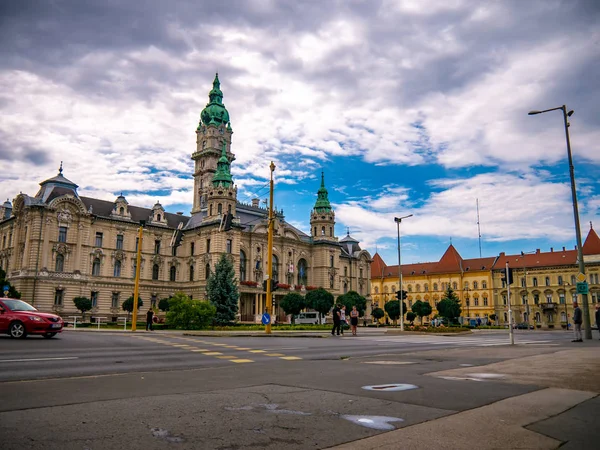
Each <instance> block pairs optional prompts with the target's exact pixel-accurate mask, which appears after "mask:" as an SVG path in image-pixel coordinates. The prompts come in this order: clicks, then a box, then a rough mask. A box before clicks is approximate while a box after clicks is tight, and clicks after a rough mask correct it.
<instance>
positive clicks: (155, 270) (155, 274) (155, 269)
mask: <svg viewBox="0 0 600 450" xmlns="http://www.w3.org/2000/svg"><path fill="white" fill-rule="evenodd" d="M158 270H159V267H158V264H154V265H153V266H152V279H153V280H154V281H156V280H158Z"/></svg>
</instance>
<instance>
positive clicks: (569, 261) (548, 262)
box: [493, 247, 577, 270]
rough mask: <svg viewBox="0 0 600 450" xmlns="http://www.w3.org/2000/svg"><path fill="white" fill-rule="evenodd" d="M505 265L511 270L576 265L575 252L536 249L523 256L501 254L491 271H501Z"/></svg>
mask: <svg viewBox="0 0 600 450" xmlns="http://www.w3.org/2000/svg"><path fill="white" fill-rule="evenodd" d="M506 263H508V267H511V268H513V269H523V268H535V267H548V266H563V265H574V264H577V250H566V249H565V248H564V247H563V249H562V250H560V251H556V252H555V251H554V250H551V251H549V252H540V250H539V249H537V250H536V252H535V253H525V254H523V255H506V254H505V253H504V252H502V253H500V255H499V256H498V259H497V260H496V262H495V263H494V266H493V269H494V270H502V269H504V268H505V267H506Z"/></svg>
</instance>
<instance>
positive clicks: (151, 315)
mask: <svg viewBox="0 0 600 450" xmlns="http://www.w3.org/2000/svg"><path fill="white" fill-rule="evenodd" d="M153 318H154V311H152V308H149V309H148V312H147V313H146V331H153V330H152V319H153Z"/></svg>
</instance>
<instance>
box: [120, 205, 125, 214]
mask: <svg viewBox="0 0 600 450" xmlns="http://www.w3.org/2000/svg"><path fill="white" fill-rule="evenodd" d="M119 214H120V215H123V214H125V208H123V207H122V206H121V207H120V208H119Z"/></svg>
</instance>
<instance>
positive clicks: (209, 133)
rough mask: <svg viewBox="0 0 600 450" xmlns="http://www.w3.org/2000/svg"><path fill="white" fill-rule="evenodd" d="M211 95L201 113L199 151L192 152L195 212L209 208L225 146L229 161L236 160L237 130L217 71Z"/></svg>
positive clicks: (197, 144) (197, 142) (197, 149)
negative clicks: (210, 190)
mask: <svg viewBox="0 0 600 450" xmlns="http://www.w3.org/2000/svg"><path fill="white" fill-rule="evenodd" d="M208 99H209V101H208V103H207V104H206V106H205V107H204V109H203V110H202V112H201V113H200V122H199V123H198V128H197V129H196V151H195V152H194V153H193V154H192V159H193V160H194V163H195V164H194V203H193V207H192V214H196V213H198V212H200V211H206V210H207V189H208V188H209V187H211V186H212V181H213V178H214V176H215V173H216V172H217V170H218V165H219V159H220V157H221V154H222V149H223V147H225V158H226V159H227V162H228V165H229V164H230V163H231V162H232V161H233V160H235V156H234V155H233V153H231V135H232V134H233V130H232V129H231V122H230V120H229V112H228V111H227V108H225V105H224V104H223V92H222V91H221V82H220V81H219V74H216V75H215V79H214V81H213V87H212V89H211V90H210V92H209V93H208Z"/></svg>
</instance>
